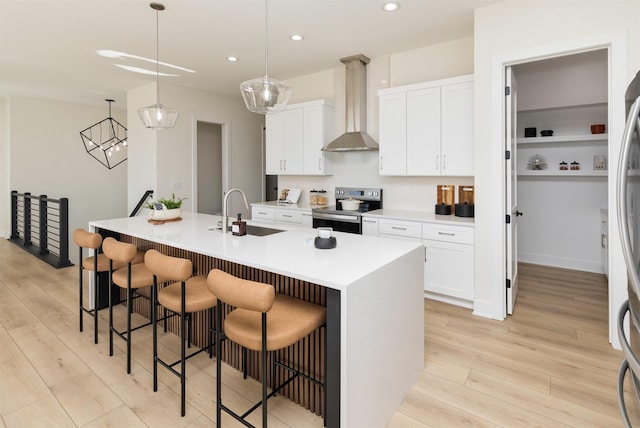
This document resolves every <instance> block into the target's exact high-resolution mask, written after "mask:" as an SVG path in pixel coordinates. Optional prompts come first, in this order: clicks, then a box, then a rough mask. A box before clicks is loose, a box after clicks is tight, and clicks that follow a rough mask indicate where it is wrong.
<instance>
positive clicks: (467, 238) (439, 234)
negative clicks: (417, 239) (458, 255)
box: [422, 223, 473, 244]
mask: <svg viewBox="0 0 640 428" xmlns="http://www.w3.org/2000/svg"><path fill="white" fill-rule="evenodd" d="M422 239H432V240H434V241H445V242H456V243H460V244H473V228H471V227H456V226H449V225H440V224H434V223H423V224H422Z"/></svg>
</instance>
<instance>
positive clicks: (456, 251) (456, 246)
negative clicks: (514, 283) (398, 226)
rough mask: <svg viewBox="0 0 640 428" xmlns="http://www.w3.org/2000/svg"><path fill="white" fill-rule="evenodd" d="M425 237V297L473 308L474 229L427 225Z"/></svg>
mask: <svg viewBox="0 0 640 428" xmlns="http://www.w3.org/2000/svg"><path fill="white" fill-rule="evenodd" d="M422 237H423V240H422V242H423V243H424V245H425V248H426V261H425V269H424V290H425V293H426V294H427V295H428V296H429V297H432V298H434V299H436V300H441V301H444V302H447V303H453V304H457V305H460V306H466V307H470V308H471V307H473V291H474V262H473V229H471V228H469V227H456V226H440V225H436V224H432V223H424V224H423V229H422ZM431 293H435V294H431Z"/></svg>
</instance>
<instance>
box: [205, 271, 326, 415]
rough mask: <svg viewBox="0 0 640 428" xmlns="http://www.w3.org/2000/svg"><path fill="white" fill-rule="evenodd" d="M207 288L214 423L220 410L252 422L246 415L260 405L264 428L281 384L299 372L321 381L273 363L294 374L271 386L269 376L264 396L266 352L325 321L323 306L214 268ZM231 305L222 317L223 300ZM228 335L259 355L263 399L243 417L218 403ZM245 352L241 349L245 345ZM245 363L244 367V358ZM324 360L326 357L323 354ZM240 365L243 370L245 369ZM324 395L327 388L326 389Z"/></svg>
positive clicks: (321, 324) (323, 323) (293, 377)
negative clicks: (214, 304) (212, 331)
mask: <svg viewBox="0 0 640 428" xmlns="http://www.w3.org/2000/svg"><path fill="white" fill-rule="evenodd" d="M207 283H208V285H209V289H210V290H211V292H212V293H214V294H215V295H216V296H217V298H218V308H217V311H218V312H217V326H218V331H217V338H216V355H218V359H217V363H216V397H217V398H216V426H217V427H220V426H221V421H222V416H221V413H222V411H225V412H226V413H228V414H230V415H232V416H233V417H234V418H235V419H237V420H239V421H241V422H242V423H243V424H244V425H247V426H252V425H251V424H249V422H247V420H246V417H247V416H249V414H251V413H252V412H253V411H254V410H255V409H257V408H258V407H260V406H262V426H263V427H265V428H266V426H267V400H268V398H270V397H272V396H273V395H275V394H276V393H277V391H278V390H280V389H281V388H282V387H284V386H285V385H287V384H288V383H289V382H291V381H292V380H293V379H295V378H296V377H298V376H303V377H304V378H305V379H308V380H310V381H312V382H314V383H316V384H318V385H321V386H324V384H323V382H321V381H319V380H317V379H313V378H311V377H310V376H307V375H305V374H303V373H302V372H301V371H300V370H298V369H296V368H294V367H291V366H288V365H285V364H283V363H281V362H278V361H275V359H274V365H275V364H277V365H278V366H280V367H283V368H285V369H287V370H289V371H290V372H292V373H293V375H292V376H291V377H290V378H289V379H287V380H286V381H284V382H283V383H281V384H280V385H277V386H276V385H275V376H273V377H272V382H273V385H272V391H271V393H270V394H269V395H267V383H266V379H267V377H266V376H267V352H269V351H276V350H279V349H284V348H286V347H288V346H290V345H293V344H295V343H296V342H298V341H300V340H301V339H303V338H304V337H306V336H307V335H309V334H310V333H311V332H313V331H314V330H316V329H318V328H320V327H322V326H324V325H326V319H327V311H326V308H325V307H323V306H320V305H317V304H314V303H311V302H306V301H303V300H300V299H296V298H294V297H291V296H287V295H284V294H277V293H276V292H275V288H274V287H273V286H272V285H269V284H264V283H260V282H255V281H250V280H246V279H241V278H237V277H235V276H233V275H230V274H228V273H226V272H223V271H221V270H218V269H213V270H212V271H211V272H209V275H208V277H207ZM223 302H224V303H226V304H227V305H229V306H232V307H233V308H234V309H233V310H232V311H231V312H230V313H228V314H227V315H226V317H225V319H224V322H223V321H222V311H223V309H222V303H223ZM224 339H229V340H231V341H232V342H235V343H237V344H239V345H240V346H242V347H243V348H246V349H251V350H253V351H259V352H260V353H261V370H260V371H261V374H262V380H261V381H262V400H260V401H259V402H258V403H256V404H255V405H254V406H253V407H252V408H250V409H249V410H247V411H246V412H244V413H243V414H242V415H240V414H238V413H235V412H234V411H233V410H231V409H230V408H228V407H226V406H225V405H224V404H223V402H222V378H221V377H222V361H221V359H220V357H219V356H220V355H221V351H222V348H221V342H222V340H224ZM243 355H244V349H243ZM243 362H244V364H245V368H246V361H244V358H243ZM325 362H326V358H325ZM245 368H243V369H245ZM325 394H326V390H325ZM325 402H326V400H325Z"/></svg>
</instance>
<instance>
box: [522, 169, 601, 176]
mask: <svg viewBox="0 0 640 428" xmlns="http://www.w3.org/2000/svg"><path fill="white" fill-rule="evenodd" d="M607 175H609V171H608V170H606V169H605V170H585V169H580V170H578V171H575V170H574V171H572V170H567V171H560V170H559V169H555V170H554V169H543V170H532V169H526V170H522V171H518V176H530V177H606V176H607Z"/></svg>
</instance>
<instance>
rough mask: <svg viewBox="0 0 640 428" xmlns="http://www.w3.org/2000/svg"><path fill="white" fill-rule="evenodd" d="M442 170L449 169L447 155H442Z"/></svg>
mask: <svg viewBox="0 0 640 428" xmlns="http://www.w3.org/2000/svg"><path fill="white" fill-rule="evenodd" d="M442 169H443V170H445V169H447V155H442Z"/></svg>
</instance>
